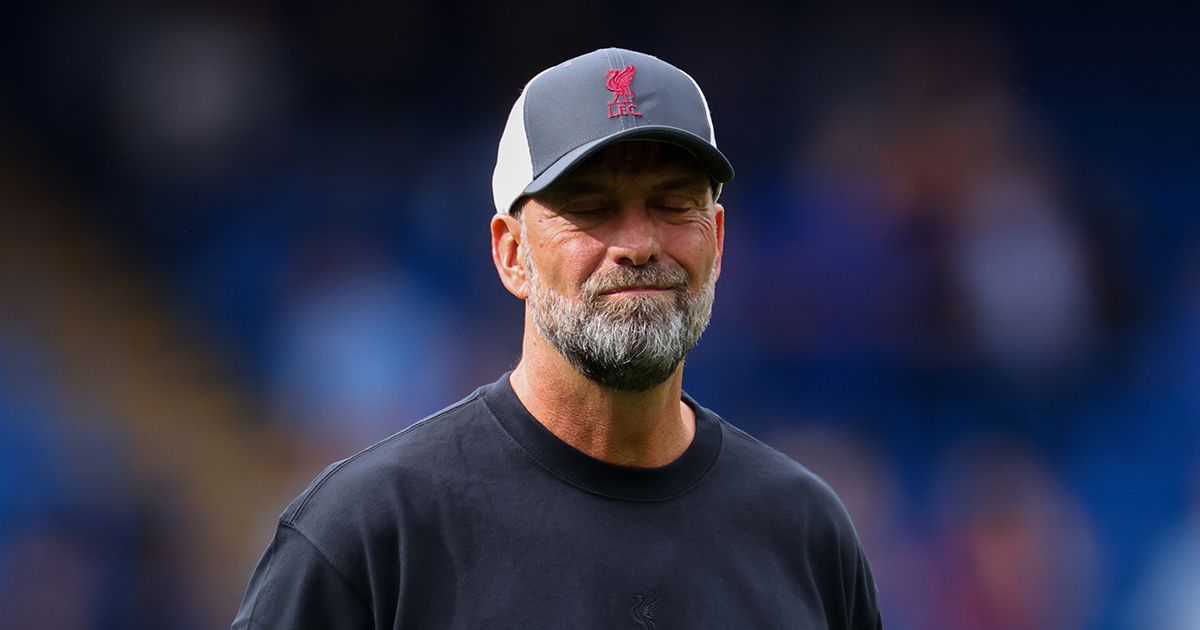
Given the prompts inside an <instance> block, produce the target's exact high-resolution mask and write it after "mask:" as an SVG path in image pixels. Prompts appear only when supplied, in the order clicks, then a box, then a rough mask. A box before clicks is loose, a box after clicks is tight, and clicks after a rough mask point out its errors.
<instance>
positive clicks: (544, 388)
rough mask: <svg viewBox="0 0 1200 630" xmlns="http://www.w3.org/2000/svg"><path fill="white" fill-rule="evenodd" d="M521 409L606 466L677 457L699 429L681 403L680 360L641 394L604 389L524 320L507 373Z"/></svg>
mask: <svg viewBox="0 0 1200 630" xmlns="http://www.w3.org/2000/svg"><path fill="white" fill-rule="evenodd" d="M510 381H511V383H512V387H513V391H515V392H516V394H517V398H519V399H520V400H521V403H522V404H523V405H525V408H526V409H528V410H529V412H530V413H531V414H532V415H533V417H534V418H536V419H537V421H538V422H540V423H541V424H542V425H543V426H545V427H546V428H547V429H549V430H550V432H551V433H553V434H554V435H556V436H558V438H559V439H561V440H563V441H564V442H566V443H567V444H570V445H571V446H573V447H575V448H576V449H578V450H580V451H582V452H584V453H586V454H588V455H590V456H591V457H594V458H596V459H599V460H601V461H605V462H608V463H611V464H617V465H621V466H633V467H640V468H655V467H659V466H665V465H667V464H669V463H671V462H673V461H675V459H677V458H678V457H679V456H680V455H682V454H683V452H684V451H686V450H687V447H688V445H690V444H691V442H692V438H693V437H694V436H695V433H696V416H695V413H694V412H693V411H692V410H691V408H689V407H688V406H687V405H686V404H684V403H683V401H682V387H683V364H682V363H680V365H679V367H677V368H676V369H675V372H674V373H673V374H671V376H670V377H669V378H667V380H666V381H664V382H662V383H660V384H659V385H656V386H654V387H652V388H650V389H648V390H646V391H642V392H626V391H617V390H612V389H608V388H605V387H602V386H601V385H599V384H598V383H596V382H595V381H592V380H591V379H589V378H587V377H586V376H584V375H583V374H581V373H580V372H579V371H578V370H576V369H575V368H574V367H573V366H572V365H571V364H570V363H569V362H568V361H567V360H566V359H565V358H564V357H563V356H562V355H560V354H559V353H558V351H557V350H555V349H554V348H553V347H552V346H551V345H550V344H549V343H547V342H546V341H545V340H544V339H542V337H541V336H540V335H539V334H538V333H537V331H536V329H534V328H533V326H532V324H529V323H528V322H527V323H526V327H525V341H524V343H523V344H522V354H521V361H520V363H518V364H517V367H516V369H514V370H513V373H512V376H511V377H510Z"/></svg>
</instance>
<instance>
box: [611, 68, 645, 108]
mask: <svg viewBox="0 0 1200 630" xmlns="http://www.w3.org/2000/svg"><path fill="white" fill-rule="evenodd" d="M635 72H637V68H635V67H633V64H629V65H628V66H625V69H624V70H609V71H607V72H605V73H604V86H605V87H607V88H608V89H609V91H611V92H612V93H613V99H612V100H611V101H609V102H608V117H609V118H616V117H617V116H641V115H642V113H641V112H639V111H638V110H637V104H636V103H634V102H633V88H631V87H629V85H630V84H631V83H633V73H635Z"/></svg>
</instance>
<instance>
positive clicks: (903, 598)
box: [0, 0, 1200, 630]
mask: <svg viewBox="0 0 1200 630" xmlns="http://www.w3.org/2000/svg"><path fill="white" fill-rule="evenodd" d="M1198 37H1200V28H1197V23H1196V22H1194V21H1192V20H1191V19H1190V16H1187V15H1179V14H1176V15H1170V14H1166V13H1162V14H1158V13H1154V12H1153V11H1152V9H1150V8H1148V7H1143V8H1141V9H1131V8H1129V7H1125V8H1124V9H1122V11H1121V12H1120V13H1117V12H1110V13H1106V12H1105V11H1104V10H1102V9H1097V8H1095V7H1089V8H1088V9H1087V11H1083V10H1081V9H1080V10H1075V9H1071V10H1067V9H1063V10H1056V9H1054V8H1053V7H1050V8H1048V7H1046V6H1044V5H1043V6H1036V7H1034V6H1029V7H1009V8H1003V9H991V10H986V9H976V10H963V9H957V10H950V9H945V8H933V7H932V6H925V5H907V6H905V7H903V8H897V7H896V6H895V5H894V4H886V5H871V4H858V5H854V6H846V7H844V8H842V9H840V10H836V11H831V10H829V9H822V10H817V9H812V8H806V7H803V6H800V5H794V4H792V3H785V2H772V1H769V0H745V1H743V2H738V3H735V4H733V5H731V4H729V3H725V2H714V1H711V0H700V1H692V2H675V1H669V2H661V3H657V2H641V3H638V2H633V3H608V4H604V5H600V4H595V5H585V4H581V3H575V2H560V1H548V0H531V1H527V2H522V3H514V2H503V3H501V2H494V3H479V4H461V3H453V2H432V1H429V0H412V1H409V2H404V3H381V4H374V3H359V2H352V3H338V4H336V5H335V4H333V3H317V2H298V3H266V2H218V3H202V4H190V6H186V7H184V6H182V5H176V6H173V7H159V8H153V9H148V8H147V7H146V6H145V5H143V4H141V3H136V4H135V3H130V4H121V3H116V4H110V5H109V6H107V7H105V8H97V7H90V8H88V7H82V6H70V5H58V6H53V5H47V4H42V3H25V4H24V6H22V7H20V8H10V9H8V10H7V16H6V17H5V19H4V20H0V51H3V54H2V55H0V63H2V64H3V73H2V75H0V140H2V141H0V627H3V628H40V629H59V628H207V627H215V626H220V625H223V624H227V623H228V622H229V621H230V620H231V618H232V615H233V612H234V610H235V608H236V605H237V602H238V601H239V599H240V596H241V591H242V589H243V588H244V587H245V584H246V580H247V579H248V576H249V572H250V570H251V568H252V567H253V565H254V563H255V561H256V560H257V558H258V555H259V554H260V553H261V551H262V549H263V548H264V547H265V545H266V543H267V541H268V540H269V536H270V534H271V530H272V528H273V525H274V519H275V517H276V516H277V515H278V513H279V512H280V511H281V510H282V508H283V507H284V506H285V505H286V503H287V501H288V500H289V499H290V498H291V497H292V496H294V495H295V494H297V493H298V492H299V491H300V490H301V489H302V488H303V486H304V485H305V483H306V482H307V481H308V480H309V479H310V478H311V477H312V476H313V475H315V474H316V473H317V472H318V471H319V470H320V469H321V468H322V467H323V466H324V465H325V464H326V463H327V462H329V461H331V460H333V459H336V458H340V457H344V456H346V455H349V454H351V453H353V452H355V451H356V450H358V449H359V448H361V447H363V446H365V445H367V444H369V443H371V442H373V441H375V440H378V439H380V438H382V437H384V436H386V435H388V434H390V433H392V432H394V431H397V430H399V429H401V428H403V427H405V426H406V425H408V424H409V423H411V422H412V421H413V420H416V419H418V418H420V417H421V416H423V415H425V414H428V413H430V412H432V411H435V410H437V409H438V408H440V407H442V406H444V405H445V404H447V403H449V402H452V401H454V400H457V399H459V398H460V397H462V396H463V395H464V394H466V393H468V392H470V391H471V390H472V389H474V388H475V387H476V386H478V385H479V384H482V383H486V382H491V381H492V380H494V379H495V378H496V377H497V376H498V375H499V374H500V373H502V372H503V371H505V370H507V369H509V368H510V367H512V366H513V365H514V363H515V361H516V359H517V353H518V351H519V348H520V339H519V335H520V331H521V321H522V305H521V304H520V303H519V302H518V301H516V300H515V299H513V298H512V297H510V296H509V295H508V294H507V293H506V292H505V291H504V290H503V289H502V288H501V286H500V284H499V282H498V281H497V279H496V276H495V271H494V270H493V269H492V266H491V261H490V253H489V241H488V229H487V223H488V220H489V218H490V216H491V214H492V208H491V196H490V195H491V192H490V178H491V169H492V166H493V160H494V156H495V148H496V144H497V142H498V140H499V135H500V131H501V129H502V127H503V123H504V120H505V117H506V116H507V112H508V109H509V107H510V106H511V104H512V102H513V101H514V100H515V99H516V97H517V94H518V91H519V89H520V88H521V86H522V85H524V83H525V81H526V80H527V79H528V78H529V77H530V76H532V75H533V74H534V73H536V72H538V71H539V70H541V69H543V68H544V67H546V66H549V65H552V64H554V63H557V62H558V61H560V60H562V59H566V58H568V57H571V56H574V55H577V54H581V53H584V52H587V51H589V50H593V49H595V48H598V47H602V46H607V45H619V46H625V47H630V48H635V49H640V50H644V51H646V52H650V53H653V54H656V55H658V56H660V57H662V58H663V59H665V60H667V61H670V62H672V63H674V64H676V65H678V66H680V67H682V68H684V69H685V70H687V71H688V72H690V73H691V74H692V75H693V76H694V77H695V78H696V79H697V80H698V82H699V83H700V85H702V86H703V87H704V89H705V91H706V93H707V95H708V101H709V104H710V106H711V108H712V110H713V117H714V120H715V123H716V129H717V137H718V141H719V143H720V145H721V147H722V149H723V150H724V151H725V152H726V154H727V155H728V156H729V157H730V159H731V160H732V162H733V164H734V166H735V168H736V169H737V172H738V174H737V178H736V180H735V181H734V182H733V183H732V184H731V185H729V186H728V187H727V188H726V192H725V194H724V196H723V198H722V200H723V202H724V203H725V206H726V208H727V210H728V215H727V220H728V238H727V243H726V257H725V269H724V275H723V276H722V278H721V282H720V284H719V287H718V292H717V295H718V298H717V304H716V308H715V312H714V319H713V324H712V326H711V327H710V329H709V331H708V332H707V333H706V335H705V338H704V340H703V341H702V342H701V345H700V347H699V348H698V349H697V350H696V351H695V352H694V353H693V355H692V357H691V358H690V359H689V362H688V368H687V374H686V378H685V387H686V389H687V390H688V391H689V392H691V393H692V394H693V395H695V396H696V397H697V398H698V399H700V400H701V402H702V403H704V404H705V405H706V406H708V407H710V408H712V409H714V410H715V411H717V412H718V413H720V414H722V415H723V416H724V417H725V418H726V419H728V420H730V421H731V422H733V423H734V424H737V425H739V426H741V427H743V428H745V429H747V430H748V431H750V432H751V433H752V434H754V435H756V436H758V437H759V438H761V439H763V440H764V441H767V442H769V443H771V444H773V445H775V446H776V447H778V448H780V449H781V450H784V451H786V452H788V453H789V454H791V455H792V456H794V457H796V458H797V459H798V460H799V461H801V462H803V463H805V464H807V465H808V466H809V467H810V468H812V469H813V470H815V471H816V472H818V473H819V474H821V475H822V476H824V477H825V478H826V479H827V480H829V481H830V483H831V484H832V485H833V486H834V487H835V488H836V489H837V490H838V492H839V493H840V494H841V495H842V497H843V498H844V499H845V501H846V503H847V505H848V507H849V509H850V511H851V513H852V515H853V517H854V519H855V522H856V525H857V527H858V528H859V530H860V534H861V535H862V538H863V540H864V545H865V546H866V548H867V552H868V554H869V555H870V557H871V560H872V562H873V564H874V567H875V571H876V576H877V580H878V585H879V588H880V592H881V600H882V604H883V607H884V616H885V620H886V622H887V625H888V628H889V629H890V630H908V629H918V628H920V629H926V628H927V629H933V630H942V629H944V630H993V629H995V630H999V629H1004V630H1014V629H1015V630H1022V629H1055V630H1072V629H1085V628H1086V629H1103V630H1116V629H1139V630H1140V629H1167V628H1170V629H1172V630H1178V629H1181V628H1200V458H1198V455H1200V430H1198V429H1200V247H1197V246H1198V245H1200V208H1198V207H1197V201H1200V195H1198V194H1197V184H1198V183H1200V133H1197V132H1198V131H1200V129H1198V125H1197V123H1196V120H1195V118H1196V113H1197V112H1198V111H1200V76H1198V75H1200V72H1198V71H1197V69H1198V67H1200V66H1198V65H1197V63H1196V60H1197V58H1198V55H1197V53H1198V52H1200V45H1198V44H1197V41H1198ZM581 570H586V568H581ZM747 587H748V588H752V587H753V585H747Z"/></svg>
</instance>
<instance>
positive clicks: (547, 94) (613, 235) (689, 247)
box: [234, 49, 882, 630]
mask: <svg viewBox="0 0 1200 630" xmlns="http://www.w3.org/2000/svg"><path fill="white" fill-rule="evenodd" d="M732 177H733V170H732V168H731V167H730V165H729V162H728V161H727V160H726V159H725V157H724V156H723V155H722V154H721V153H720V152H719V151H718V150H717V147H716V144H715V140H714V138H713V133H712V123H711V119H710V117H709V112H708V106H707V104H706V102H705V100H704V96H703V94H702V93H701V92H700V89H699V87H698V86H697V85H696V83H695V82H694V81H693V80H692V79H691V77H689V76H688V75H687V74H685V73H683V72H682V71H680V70H679V69H677V68H675V67H673V66H671V65H669V64H666V63H664V62H662V61H660V60H658V59H656V58H654V57H650V56H648V55H644V54H641V53H636V52H632V51H628V50H620V49H605V50H598V51H595V52H592V53H589V54H586V55H583V56H581V57H577V58H575V59H572V60H570V61H567V62H564V63H562V64H560V65H558V66H555V67H553V68H550V69H548V70H546V71H544V72H542V73H541V74H539V75H537V76H536V77H534V78H533V79H532V80H531V81H530V82H529V83H528V84H527V85H526V86H525V90H524V91H523V92H522V94H521V97H520V98H519V99H518V100H517V103H516V105H515V106H514V107H513V110H512V113H511V114H510V116H509V119H508V124H507V127H506V128H505V131H504V135H503V137H502V138H501V141H500V150H499V155H498V159H497V163H496V171H495V175H494V178H493V192H494V197H495V203H496V212H497V214H496V216H494V217H493V218H492V222H491V233H492V257H493V261H494V263H495V266H496V270H497V272H498V273H499V275H500V279H501V281H502V282H503V283H504V286H505V287H506V288H507V289H508V290H509V291H510V292H511V293H512V294H513V295H515V296H517V297H518V298H520V299H522V300H524V301H525V336H524V343H523V347H522V356H521V360H520V362H519V363H518V365H517V367H516V368H515V369H514V370H513V371H512V372H511V374H506V375H504V376H503V377H501V378H500V380H498V381H497V382H495V383H493V384H491V385H487V386H484V387H481V388H480V389H478V390H476V392H475V393H473V394H471V395H470V396H468V397H467V398H466V399H464V400H463V401H461V402H459V403H457V404H456V405H453V406H451V407H449V408H447V409H445V410H443V411H441V412H439V413H437V414H435V415H433V416H431V417H429V418H426V419H425V420H423V421H421V422H419V423H417V424H415V425H413V426H412V427H410V428H409V429H406V430H404V431H402V432H400V433H398V434H396V435H394V436H392V437H390V438H388V439H386V440H384V441H383V442H380V443H379V444H376V445H375V446H372V447H370V448H368V449H367V450H365V451H363V452H361V453H359V454H357V455H355V456H353V457H351V458H349V459H347V460H344V461H342V462H339V463H337V464H335V465H333V466H331V467H330V468H329V469H327V470H326V471H325V472H324V473H322V474H321V475H320V476H319V477H318V478H317V479H316V480H315V481H314V482H313V483H312V484H311V485H310V486H309V488H308V489H306V490H305V491H304V492H303V493H302V494H301V495H300V497H299V498H297V499H296V500H295V501H294V502H293V503H292V504H291V505H290V506H288V508H287V509H286V510H285V511H284V513H283V516H282V517H281V519H280V524H279V527H278V529H277V532H276V535H275V538H274V540H273V541H272V542H271V545H270V547H269V548H268V549H267V552H266V554H265V555H264V556H263V559H262V560H261V562H260V563H259V566H258V568H257V569H256V570H255V572H254V575H253V576H252V578H251V581H250V586H249V589H248V590H247V593H246V598H245V600H244V602H243V603H242V607H241V609H240V610H239V611H238V615H237V619H236V620H235V621H234V626H235V627H239V628H260V627H261V628H405V629H418V628H555V629H565V628H571V629H577V628H604V629H606V630H611V629H614V628H634V629H636V628H658V629H660V630H662V629H667V628H686V629H689V630H690V629H697V628H722V629H729V628H839V629H840V628H845V629H854V630H860V629H869V628H880V627H882V624H881V622H880V616H879V612H878V608H877V605H876V598H875V587H874V582H873V580H872V577H871V572H870V569H869V567H868V565H867V561H866V558H865V557H864V556H863V552H862V549H861V548H860V546H859V543H858V539H857V536H856V535H855V533H854V529H853V528H852V526H851V524H850V520H849V518H848V516H847V515H846V512H845V510H844V508H843V507H842V505H841V503H840V502H839V501H838V499H837V498H836V497H835V496H834V494H833V492H832V491H831V490H830V489H829V488H828V486H826V485H825V484H824V483H823V482H821V481H820V480H818V479H817V478H816V477H814V476H813V475H812V474H811V473H809V472H808V471H806V470H805V469H804V468H802V467H801V466H799V465H798V464H796V463H795V462H793V461H791V460H789V459H788V458H787V457H785V456H783V455H781V454H779V453H778V452H776V451H774V450H772V449H770V448H768V447H766V446H764V445H763V444H761V443H759V442H757V441H756V440H754V439H753V438H751V437H749V436H747V435H746V434H744V433H742V432H740V431H738V430H737V429H735V428H733V427H732V426H731V425H729V424H727V423H725V421H723V420H722V419H721V418H719V417H717V415H716V414H714V413H713V412H711V411H709V410H707V409H705V408H703V407H701V406H700V405H699V404H697V403H696V401H695V400H693V399H692V398H690V397H689V396H687V395H686V394H683V392H682V378H683V358H684V356H685V355H686V354H687V353H688V351H689V350H691V348H692V347H693V346H694V345H695V344H696V342H697V341H698V340H699V338H700V333H701V332H702V331H703V329H704V327H705V326H706V325H707V323H708V319H709V313H710V310H711V307H712V301H713V288H714V285H715V283H716V280H717V277H718V275H720V271H721V253H722V245H723V242H724V234H725V210H724V208H723V207H722V206H721V205H720V204H719V203H717V202H716V198H717V195H718V194H719V193H720V190H721V186H722V185H723V184H725V183H726V182H728V181H730V179H732Z"/></svg>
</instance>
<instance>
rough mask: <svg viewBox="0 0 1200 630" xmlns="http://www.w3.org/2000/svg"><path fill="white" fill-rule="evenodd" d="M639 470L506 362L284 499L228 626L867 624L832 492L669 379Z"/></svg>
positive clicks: (861, 569) (851, 536) (853, 542)
mask: <svg viewBox="0 0 1200 630" xmlns="http://www.w3.org/2000/svg"><path fill="white" fill-rule="evenodd" d="M684 401H685V402H686V403H687V404H688V405H689V406H691V408H692V409H694V410H695V412H696V435H695V439H694V440H693V441H692V444H691V445H690V446H689V447H688V449H687V451H685V452H684V454H683V455H682V456H680V458H679V459H677V460H676V461H674V462H672V463H671V464H669V465H667V466H664V467H661V468H654V469H645V468H626V467H621V466H615V465H612V464H608V463H606V462H602V461H600V460H597V459H594V458H591V457H589V456H587V455H585V454H583V453H581V452H580V451H578V450H576V449H574V448H572V447H571V446H569V445H568V444H566V443H565V442H563V441H561V440H560V439H558V438H557V437H556V436H554V434H552V433H550V431H548V430H547V429H546V428H545V427H543V426H542V425H541V424H540V423H538V422H537V420H535V419H534V418H533V417H532V416H531V415H530V414H529V412H528V411H527V410H526V409H525V408H524V406H523V405H522V404H521V402H520V401H519V399H518V398H517V397H516V394H515V393H514V392H513V390H512V387H511V385H510V384H509V380H508V375H507V374H506V375H505V376H504V377H502V378H501V379H500V380H499V381H497V382H496V383H493V384H491V385H487V386H484V387H481V388H480V389H478V390H476V391H475V393H473V394H471V395H470V396H469V397H467V398H466V399H464V400H462V401H461V402H459V403H457V404H455V405H453V406H451V407H449V408H447V409H445V410H443V411H441V412H439V413H437V414H435V415H433V416H431V417H429V418H427V419H425V420H423V421H421V422H419V423H417V424H415V425H413V426H412V427H409V428H408V429H406V430H404V431H401V432H400V433H398V434H396V435H393V436H392V437H390V438H388V439H386V440H384V441H382V442H379V443H378V444H375V445H374V446H372V447H370V448H368V449H366V450H364V451H362V452H361V453H358V454H357V455H355V456H353V457H350V458H349V459H346V460H343V461H341V462H338V463H336V464H334V465H332V466H330V467H329V468H328V469H326V470H325V471H324V472H323V473H321V475H320V476H318V477H317V478H316V480H314V481H313V482H312V484H310V485H309V487H308V488H307V489H306V490H305V491H304V492H303V493H302V494H301V495H300V496H299V497H297V498H296V500H295V501H293V502H292V504H291V505H289V506H288V507H287V509H286V510H285V511H284V512H283V515H282V516H281V518H280V522H279V527H278V529H277V531H276V534H275V537H274V539H273V540H272V541H271V544H270V546H269V547H268V548H267V551H266V553H265V554H264V555H263V558H262V560H261V561H260V562H259V564H258V567H257V568H256V569H255V571H254V574H253V576H252V577H251V579H250V585H249V587H248V589H247V591H246V596H245V599H244V601H243V602H242V606H241V608H240V609H239V611H238V614H237V618H236V620H235V621H234V624H233V625H234V627H235V628H403V629H406V630H416V629H426V628H431V629H432V628H436V629H445V628H553V629H556V630H557V629H572V630H574V629H582V628H598V629H599V628H603V629H604V630H614V629H620V628H630V629H634V630H636V629H638V628H642V629H646V628H655V629H656V630H668V629H687V630H696V629H700V628H720V629H723V630H724V629H731V628H755V629H766V628H796V629H809V628H812V629H816V628H837V629H843V628H844V629H852V630H862V629H874V628H882V623H881V621H880V616H879V610H878V606H877V603H876V593H875V584H874V580H873V579H872V577H871V571H870V568H869V567H868V565H867V560H866V557H865V556H864V555H863V552H862V548H861V547H860V545H859V541H858V537H857V536H856V534H855V532H854V528H853V526H852V525H851V524H850V519H849V517H848V516H847V514H846V510H845V508H844V507H843V506H842V504H841V502H840V501H839V500H838V498H837V497H836V496H835V495H834V493H833V491H832V490H830V488H829V487H828V486H827V485H826V484H825V483H824V482H822V481H821V480H820V479H818V478H817V477H816V476H814V475H813V474H812V473H810V472H809V471H807V470H806V469H805V468H803V467H802V466H800V465H799V464H797V463H795V462H794V461H792V460H791V459H789V458H788V457H786V456H784V455H782V454H781V453H779V452H778V451H775V450H774V449H772V448H770V447H768V446H765V445H764V444H762V443H761V442H759V441H757V440H755V439H754V438H751V437H750V436H748V435H746V434H745V433H743V432H741V431H740V430H738V429H736V428H734V427H733V426H731V425H730V424H728V423H726V422H725V421H724V420H722V419H721V418H719V417H718V416H717V415H716V414H714V413H712V412H711V411H709V410H707V409H705V408H703V407H701V406H699V405H698V404H696V402H695V401H694V400H692V399H691V398H690V397H688V396H687V395H686V394H685V395H684Z"/></svg>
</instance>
